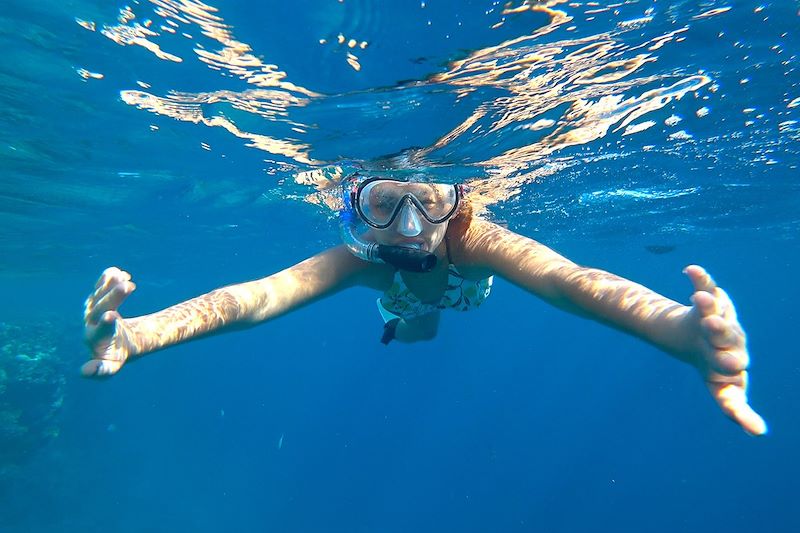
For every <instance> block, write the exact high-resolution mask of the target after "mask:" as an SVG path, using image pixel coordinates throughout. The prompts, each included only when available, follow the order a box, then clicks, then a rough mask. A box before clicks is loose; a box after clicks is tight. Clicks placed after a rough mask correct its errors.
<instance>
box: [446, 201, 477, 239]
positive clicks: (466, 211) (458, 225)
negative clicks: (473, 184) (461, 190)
mask: <svg viewBox="0 0 800 533" xmlns="http://www.w3.org/2000/svg"><path fill="white" fill-rule="evenodd" d="M473 213H474V209H473V206H472V202H471V201H470V199H469V196H466V195H465V196H464V197H462V198H461V205H459V206H458V212H457V213H456V214H455V216H454V217H453V218H451V219H450V223H449V224H448V226H447V233H451V232H452V233H456V234H458V235H465V234H466V233H467V230H468V229H469V225H470V224H472V218H473Z"/></svg>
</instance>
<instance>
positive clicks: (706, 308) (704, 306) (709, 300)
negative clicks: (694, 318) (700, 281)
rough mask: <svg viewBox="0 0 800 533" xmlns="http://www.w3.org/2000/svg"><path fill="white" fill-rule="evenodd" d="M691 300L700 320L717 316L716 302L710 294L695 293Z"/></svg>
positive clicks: (703, 292) (704, 292)
mask: <svg viewBox="0 0 800 533" xmlns="http://www.w3.org/2000/svg"><path fill="white" fill-rule="evenodd" d="M691 300H692V303H693V304H694V306H695V308H696V309H697V311H698V312H699V313H700V316H701V317H702V318H706V317H710V316H714V315H716V314H717V301H716V299H715V298H714V296H713V295H712V294H711V293H709V292H706V291H697V292H695V293H694V294H693V295H692V298H691Z"/></svg>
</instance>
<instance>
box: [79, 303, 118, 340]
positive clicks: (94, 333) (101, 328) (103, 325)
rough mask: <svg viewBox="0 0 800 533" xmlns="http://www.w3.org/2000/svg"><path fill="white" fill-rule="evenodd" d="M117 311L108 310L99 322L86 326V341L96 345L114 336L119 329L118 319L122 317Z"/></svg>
mask: <svg viewBox="0 0 800 533" xmlns="http://www.w3.org/2000/svg"><path fill="white" fill-rule="evenodd" d="M121 318H122V317H121V316H120V314H119V313H117V312H116V311H106V312H105V313H104V314H103V316H102V317H100V320H99V321H97V323H94V324H90V325H88V326H86V342H87V343H88V344H89V346H91V347H94V346H95V345H97V344H98V343H100V342H101V341H103V340H104V339H110V338H111V337H113V336H114V332H115V330H116V329H117V320H118V319H121Z"/></svg>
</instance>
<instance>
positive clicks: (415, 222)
mask: <svg viewBox="0 0 800 533" xmlns="http://www.w3.org/2000/svg"><path fill="white" fill-rule="evenodd" d="M400 209H401V210H400V224H399V226H398V231H399V232H400V234H401V235H402V236H403V237H416V236H417V235H419V234H420V233H422V221H421V220H420V219H419V214H418V213H417V208H416V207H414V204H413V203H411V200H409V199H408V198H406V199H404V200H403V206H402V207H401V208H400Z"/></svg>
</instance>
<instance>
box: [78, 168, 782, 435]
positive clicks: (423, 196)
mask: <svg viewBox="0 0 800 533" xmlns="http://www.w3.org/2000/svg"><path fill="white" fill-rule="evenodd" d="M343 199H344V205H345V207H344V209H343V210H342V212H341V214H340V216H341V226H342V238H343V241H344V244H343V245H340V246H336V247H334V248H330V249H328V250H325V251H323V252H321V253H319V254H317V255H315V256H313V257H311V258H309V259H306V260H305V261H302V262H300V263H298V264H296V265H294V266H291V267H289V268H287V269H285V270H283V271H281V272H278V273H276V274H272V275H270V276H267V277H265V278H262V279H259V280H255V281H250V282H246V283H240V284H237V285H231V286H228V287H223V288H221V289H217V290H214V291H212V292H210V293H208V294H204V295H202V296H198V297H196V298H193V299H191V300H188V301H186V302H183V303H180V304H177V305H175V306H172V307H169V308H167V309H164V310H162V311H159V312H156V313H153V314H150V315H145V316H140V317H135V318H123V317H122V316H121V315H120V314H119V312H118V309H119V306H120V305H121V304H122V303H123V301H124V300H125V299H126V298H127V297H128V296H129V295H130V294H131V292H133V290H134V289H135V285H134V283H133V282H132V281H131V276H130V275H129V274H128V273H127V272H124V271H122V270H120V269H118V268H116V267H112V268H108V269H106V270H105V271H104V272H103V274H102V275H101V277H100V279H99V280H98V282H97V285H96V286H95V290H94V292H93V293H92V294H91V295H90V296H89V297H88V299H87V300H86V305H85V312H84V321H85V326H86V339H87V343H88V344H89V346H90V349H91V352H92V359H91V360H90V361H88V362H87V363H85V364H84V365H83V367H82V369H81V371H82V373H83V374H84V375H85V376H101V377H102V376H110V375H112V374H115V373H116V372H117V371H119V369H120V368H122V366H123V365H124V364H125V363H126V362H127V361H128V360H130V359H133V358H138V357H140V356H142V355H144V354H147V353H150V352H154V351H156V350H160V349H162V348H166V347H168V346H171V345H173V344H177V343H180V342H185V341H188V340H192V339H196V338H199V337H202V336H205V335H210V334H215V333H221V332H224V331H227V330H230V329H241V328H243V327H249V326H255V325H256V324H259V323H261V322H265V321H267V320H271V319H273V318H276V317H279V316H281V315H283V314H286V313H288V312H290V311H293V310H295V309H298V308H300V307H302V306H304V305H306V304H309V303H311V302H314V301H316V300H318V299H320V298H323V297H325V296H329V295H331V294H334V293H337V292H339V291H341V290H344V289H346V288H348V287H353V286H366V287H371V288H374V289H376V290H378V291H380V292H381V293H382V294H383V295H382V297H381V298H380V299H379V300H378V308H379V311H380V312H381V315H382V316H383V318H384V322H385V326H384V331H383V337H382V339H381V341H382V342H384V343H388V342H391V341H392V340H397V341H399V342H415V341H421V340H428V339H431V338H433V337H434V336H435V335H436V332H437V329H438V325H439V315H440V312H441V310H442V309H447V308H453V309H457V310H468V309H471V308H473V307H477V306H478V305H480V304H481V302H483V301H484V300H485V299H486V298H487V297H488V296H489V293H490V291H491V286H492V276H494V275H499V276H502V277H503V278H505V279H507V280H508V281H510V282H512V283H514V284H516V285H518V286H519V287H522V288H523V289H525V290H527V291H528V292H530V293H532V294H534V295H536V296H538V297H539V298H542V299H543V300H545V301H547V302H549V303H551V304H552V305H555V306H556V307H559V308H561V309H564V310H566V311H569V312H571V313H574V314H577V315H580V316H583V317H586V318H591V319H593V320H596V321H599V322H602V323H604V324H607V325H609V326H612V327H614V328H617V329H619V330H621V331H624V332H626V333H629V334H631V335H634V336H636V337H639V338H641V339H643V340H645V341H647V342H649V343H650V344H652V345H654V346H656V347H657V348H660V349H661V350H663V351H664V352H666V353H667V354H669V355H671V356H673V357H675V358H676V359H679V360H681V361H683V362H685V363H688V364H690V365H692V366H694V367H695V368H696V369H697V370H698V371H699V372H700V375H701V377H702V378H703V380H704V381H705V383H706V385H707V386H708V389H709V391H710V393H711V395H712V397H713V398H714V400H715V401H716V402H717V404H718V405H719V407H720V408H721V409H722V411H723V412H724V413H725V414H726V415H727V416H729V417H730V418H731V419H733V420H734V421H735V422H737V423H738V424H739V425H740V426H741V427H742V428H743V429H744V430H745V431H746V432H748V433H749V434H751V435H761V434H764V433H766V431H767V426H766V423H765V422H764V420H763V419H762V418H761V417H760V416H759V415H758V414H757V413H756V412H755V411H754V410H753V409H752V408H751V407H750V406H749V404H748V401H747V379H748V374H747V370H746V369H747V366H748V364H749V356H748V352H747V346H746V339H745V333H744V330H743V329H742V327H741V325H740V324H739V321H738V319H737V316H736V310H735V308H734V306H733V303H732V302H731V300H730V298H729V297H728V295H727V294H726V293H725V291H723V290H722V289H721V288H719V287H717V285H716V283H714V280H713V279H712V278H711V276H709V275H708V274H707V273H706V271H705V270H704V269H703V268H701V267H699V266H696V265H692V266H689V267H686V269H685V270H684V273H685V274H686V275H687V276H688V277H689V280H690V281H691V283H692V285H693V287H694V294H693V295H692V297H691V302H692V304H691V305H689V306H685V305H682V304H680V303H677V302H675V301H673V300H670V299H669V298H666V297H664V296H662V295H660V294H657V293H655V292H653V291H652V290H650V289H648V288H646V287H643V286H642V285H639V284H637V283H634V282H632V281H629V280H627V279H624V278H620V277H618V276H615V275H613V274H610V273H608V272H604V271H602V270H598V269H594V268H586V267H582V266H579V265H576V264H575V263H573V262H572V261H570V260H568V259H567V258H565V257H563V256H561V255H559V254H558V253H556V252H555V251H553V250H551V249H550V248H548V247H546V246H544V245H543V244H541V243H539V242H536V241H534V240H532V239H529V238H527V237H524V236H522V235H518V234H516V233H514V232H512V231H509V230H508V229H506V228H503V227H501V226H498V225H497V224H494V223H492V222H489V221H487V220H483V219H481V218H479V217H477V216H474V215H473V212H472V208H471V205H470V202H469V198H468V196H465V194H464V190H463V189H462V187H461V186H458V185H449V184H441V183H428V182H420V181H404V180H399V179H393V178H386V177H365V176H360V175H355V176H352V177H351V178H349V179H348V180H346V181H345V185H344V192H343ZM358 222H362V223H364V224H366V225H367V226H368V227H369V229H368V231H367V232H366V233H364V234H363V235H359V233H358V232H357V230H356V227H357V223H358Z"/></svg>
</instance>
